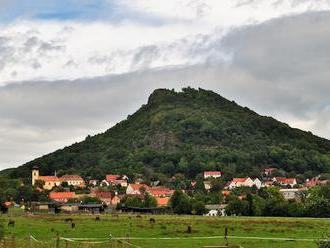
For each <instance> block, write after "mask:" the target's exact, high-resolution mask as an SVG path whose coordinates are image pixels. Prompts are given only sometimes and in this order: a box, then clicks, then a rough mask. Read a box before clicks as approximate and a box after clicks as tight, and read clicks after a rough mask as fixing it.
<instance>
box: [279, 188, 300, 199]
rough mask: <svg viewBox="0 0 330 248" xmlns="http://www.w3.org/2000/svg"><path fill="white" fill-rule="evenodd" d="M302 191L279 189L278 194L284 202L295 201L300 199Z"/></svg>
mask: <svg viewBox="0 0 330 248" xmlns="http://www.w3.org/2000/svg"><path fill="white" fill-rule="evenodd" d="M302 191H303V190H302V189H280V193H281V194H282V195H283V197H284V199H286V200H297V199H299V198H300V194H301V192H302Z"/></svg>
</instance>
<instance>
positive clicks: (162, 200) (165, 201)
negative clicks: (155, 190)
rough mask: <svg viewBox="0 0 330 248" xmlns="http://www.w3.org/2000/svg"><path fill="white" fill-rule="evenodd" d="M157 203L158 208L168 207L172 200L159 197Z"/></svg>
mask: <svg viewBox="0 0 330 248" xmlns="http://www.w3.org/2000/svg"><path fill="white" fill-rule="evenodd" d="M156 201H157V206H167V205H168V203H169V201H170V198H169V197H163V198H159V197H157V198H156Z"/></svg>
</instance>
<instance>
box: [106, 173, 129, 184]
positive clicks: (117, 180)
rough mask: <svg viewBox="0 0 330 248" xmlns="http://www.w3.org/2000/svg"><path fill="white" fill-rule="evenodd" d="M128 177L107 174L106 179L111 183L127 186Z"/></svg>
mask: <svg viewBox="0 0 330 248" xmlns="http://www.w3.org/2000/svg"><path fill="white" fill-rule="evenodd" d="M127 180H128V177H127V176H126V175H118V174H109V175H106V181H107V182H108V183H109V184H111V185H120V186H121V187H127V185H128V183H127Z"/></svg>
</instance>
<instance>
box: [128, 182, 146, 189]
mask: <svg viewBox="0 0 330 248" xmlns="http://www.w3.org/2000/svg"><path fill="white" fill-rule="evenodd" d="M129 186H131V187H132V189H133V190H140V189H142V188H145V189H146V190H148V189H149V188H150V187H149V186H148V185H146V184H143V183H131V184H129Z"/></svg>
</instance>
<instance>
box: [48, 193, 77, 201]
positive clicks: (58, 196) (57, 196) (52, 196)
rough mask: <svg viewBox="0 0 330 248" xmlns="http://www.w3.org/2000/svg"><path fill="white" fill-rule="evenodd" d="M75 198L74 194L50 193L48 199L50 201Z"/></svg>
mask: <svg viewBox="0 0 330 248" xmlns="http://www.w3.org/2000/svg"><path fill="white" fill-rule="evenodd" d="M75 196H76V194H75V192H50V193H49V198H50V199H52V200H59V199H69V198H74V197H75Z"/></svg>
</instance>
